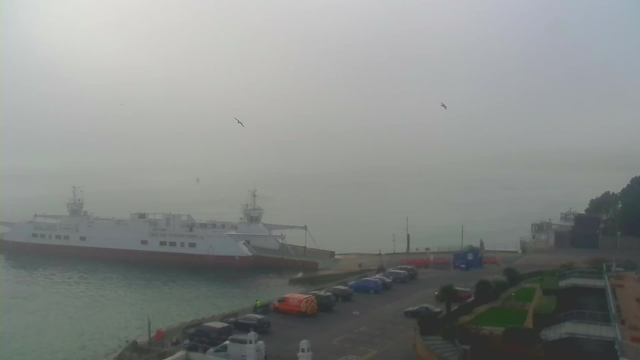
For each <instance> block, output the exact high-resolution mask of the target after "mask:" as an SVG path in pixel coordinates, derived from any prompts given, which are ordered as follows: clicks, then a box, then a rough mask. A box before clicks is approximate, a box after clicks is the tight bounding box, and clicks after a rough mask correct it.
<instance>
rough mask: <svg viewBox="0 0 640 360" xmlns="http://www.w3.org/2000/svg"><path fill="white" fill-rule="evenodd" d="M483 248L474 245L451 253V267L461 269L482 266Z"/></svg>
mask: <svg viewBox="0 0 640 360" xmlns="http://www.w3.org/2000/svg"><path fill="white" fill-rule="evenodd" d="M482 256H483V250H482V249H481V248H478V247H475V246H471V245H469V246H467V247H466V248H464V249H462V250H460V251H457V252H455V253H453V268H454V269H461V270H466V271H468V270H470V269H479V268H481V267H482Z"/></svg>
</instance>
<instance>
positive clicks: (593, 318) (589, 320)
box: [558, 310, 611, 324]
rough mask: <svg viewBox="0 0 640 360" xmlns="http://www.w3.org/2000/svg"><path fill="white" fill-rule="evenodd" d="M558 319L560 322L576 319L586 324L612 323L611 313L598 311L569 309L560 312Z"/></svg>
mask: <svg viewBox="0 0 640 360" xmlns="http://www.w3.org/2000/svg"><path fill="white" fill-rule="evenodd" d="M558 319H559V320H560V323H563V322H567V321H574V322H580V323H585V324H611V316H610V314H608V313H604V312H596V311H582V310H575V311H568V312H565V313H562V314H559V315H558Z"/></svg>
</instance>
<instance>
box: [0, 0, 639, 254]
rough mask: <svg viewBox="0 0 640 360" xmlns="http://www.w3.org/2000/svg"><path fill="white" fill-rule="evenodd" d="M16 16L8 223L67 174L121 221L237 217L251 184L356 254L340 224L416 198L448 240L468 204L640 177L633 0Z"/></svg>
mask: <svg viewBox="0 0 640 360" xmlns="http://www.w3.org/2000/svg"><path fill="white" fill-rule="evenodd" d="M0 14H1V16H0V44H1V49H2V51H1V52H0V72H1V76H0V89H1V96H0V119H1V121H0V146H1V149H0V155H1V159H0V164H1V172H0V176H1V179H0V184H1V193H2V204H1V206H2V217H3V219H7V220H18V219H24V218H25V216H26V217H28V216H29V214H32V213H34V212H36V211H38V212H40V211H49V212H51V213H53V212H64V201H65V198H66V196H67V193H68V191H69V188H68V186H69V185H71V184H80V185H84V186H85V194H86V195H87V196H89V194H92V197H93V200H92V204H91V206H90V207H91V208H92V210H94V211H96V212H97V213H100V214H101V215H105V216H127V212H128V211H136V210H145V211H171V209H175V210H174V211H176V212H177V211H185V212H192V213H196V214H197V215H200V216H202V217H208V216H214V215H216V216H217V215H221V216H225V217H230V218H231V219H233V217H234V216H236V214H237V208H238V204H239V203H240V202H242V201H243V200H244V195H245V190H246V189H249V188H251V187H253V184H254V183H255V184H256V186H257V187H258V188H259V189H260V190H261V191H262V193H264V194H266V195H268V196H265V198H263V200H264V201H266V202H267V203H270V204H271V206H272V208H273V211H272V212H271V213H267V215H266V220H270V221H274V222H275V221H279V222H291V223H293V222H295V223H308V224H312V225H315V228H316V229H317V230H316V231H317V232H318V233H320V234H321V235H322V236H319V237H322V238H324V239H327V240H325V241H326V242H327V243H326V244H328V245H327V246H330V247H331V246H334V247H342V248H343V249H356V248H358V249H359V247H358V246H360V245H357V246H356V245H353V246H351V245H344V243H345V241H348V240H347V239H344V237H345V236H346V237H357V238H358V239H362V238H363V237H366V238H367V240H368V241H371V242H373V243H375V244H382V243H386V241H387V240H386V239H387V238H389V237H390V235H389V234H390V233H391V232H396V231H397V232H398V233H401V232H402V231H403V230H402V229H403V227H404V226H403V225H404V224H403V219H404V216H406V215H412V216H413V217H416V218H418V219H421V218H422V219H426V218H429V219H431V220H424V221H423V222H422V224H418V225H417V230H416V231H417V232H419V233H420V231H422V233H421V234H422V236H423V237H424V238H425V239H426V238H427V237H428V236H431V235H432V236H436V235H437V234H440V235H438V236H439V239H440V240H441V241H440V242H446V237H447V236H448V235H443V234H449V233H450V234H453V231H454V230H452V229H453V228H454V227H457V226H458V225H455V224H459V223H460V222H462V221H471V222H473V221H475V222H476V224H477V226H482V224H487V223H489V222H491V223H492V224H493V225H492V226H491V227H492V229H493V228H495V227H499V226H500V224H501V223H502V224H504V222H510V223H511V222H514V221H518V222H522V223H519V224H518V225H517V226H516V227H517V228H518V231H519V232H521V230H522V229H524V231H525V232H526V230H527V229H528V220H527V219H529V218H531V219H530V220H531V221H534V220H538V217H542V218H546V217H550V216H552V215H553V216H554V217H555V216H556V215H557V212H558V211H559V209H565V207H566V208H568V207H569V206H577V207H584V205H586V201H588V199H589V198H590V197H593V196H595V195H598V194H599V193H601V192H602V191H605V190H612V191H618V190H620V189H621V188H622V187H623V186H624V185H625V184H626V183H627V182H628V180H629V179H630V178H631V177H632V176H634V175H638V174H640V141H639V140H638V139H639V134H640V3H638V2H637V1H634V0H629V1H622V0H620V1H601V0H594V1H585V0H576V1H570V0H563V1H551V0H549V1H538V0H536V1H533V0H531V1H508V0H502V1H488V0H483V1H466V2H453V1H425V0H422V1H394V2H389V1H370V0H367V1H314V2H311V1H251V2H250V1H233V2H232V1H214V0H208V1H157V0H156V1H86V0H84V1H64V0H61V1H26V0H8V1H2V2H1V5H0ZM440 102H444V103H446V104H447V105H448V107H449V110H446V111H445V110H444V109H442V108H441V107H440V106H439V104H440ZM233 117H238V118H240V119H241V120H243V121H244V123H245V125H246V128H242V127H240V126H239V125H237V124H236V123H235V121H234V120H233ZM196 177H200V178H201V179H202V181H201V184H200V185H201V186H200V187H196V186H195V178H196ZM504 191H508V194H510V195H504V194H503V195H504V197H500V196H499V195H497V194H498V193H497V192H500V194H502V192H504ZM500 202H501V203H500ZM549 204H552V205H549ZM487 209H489V210H487ZM227 211H228V212H227ZM513 213H519V214H522V216H521V217H519V218H518V219H517V220H516V219H511V218H508V217H507V218H505V216H507V215H508V214H513ZM391 218H393V219H392V220H389V219H391ZM434 219H435V220H434ZM387 220H388V221H387ZM354 224H357V225H356V226H353V225H354ZM421 226H422V228H421ZM438 226H440V227H442V229H440V230H437V229H436V228H437V227H438ZM507 227H512V226H511V225H509V226H507ZM362 229H366V230H362ZM434 229H436V230H434ZM447 229H449V230H447ZM358 231H364V234H361V235H358V234H360V233H359V232H358ZM447 231H449V233H448V232H447ZM455 231H457V230H455ZM487 231H488V230H487ZM380 232H384V233H385V234H384V236H382V237H380V238H376V239H372V238H374V237H376V236H377V235H376V234H378V233H380ZM515 233H516V231H515V230H514V231H513V234H515ZM345 234H347V235H348V236H347V235H345ZM513 234H512V233H509V235H502V237H504V239H502V238H501V241H502V240H504V241H506V240H507V238H509V239H511V237H513V236H515V235H513ZM523 235H526V234H523ZM359 236H361V237H359ZM338 237H340V238H341V239H337V238H338ZM383 238H384V239H383ZM331 239H333V240H331ZM425 241H426V240H425Z"/></svg>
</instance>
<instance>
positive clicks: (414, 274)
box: [395, 265, 418, 280]
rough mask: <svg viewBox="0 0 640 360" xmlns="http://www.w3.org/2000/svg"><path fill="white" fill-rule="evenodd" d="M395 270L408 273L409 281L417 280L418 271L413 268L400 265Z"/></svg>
mask: <svg viewBox="0 0 640 360" xmlns="http://www.w3.org/2000/svg"><path fill="white" fill-rule="evenodd" d="M395 269H396V270H402V271H406V272H408V273H409V277H410V278H411V280H415V279H417V278H418V269H416V268H415V267H414V266H411V265H400V266H397V267H396V268H395Z"/></svg>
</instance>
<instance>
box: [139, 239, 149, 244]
mask: <svg viewBox="0 0 640 360" xmlns="http://www.w3.org/2000/svg"><path fill="white" fill-rule="evenodd" d="M148 244H149V241H147V240H140V245H148Z"/></svg>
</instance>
